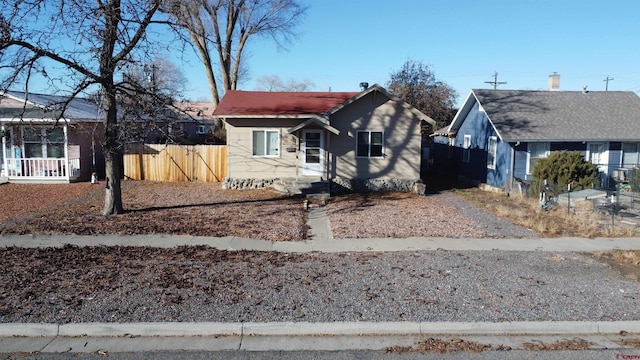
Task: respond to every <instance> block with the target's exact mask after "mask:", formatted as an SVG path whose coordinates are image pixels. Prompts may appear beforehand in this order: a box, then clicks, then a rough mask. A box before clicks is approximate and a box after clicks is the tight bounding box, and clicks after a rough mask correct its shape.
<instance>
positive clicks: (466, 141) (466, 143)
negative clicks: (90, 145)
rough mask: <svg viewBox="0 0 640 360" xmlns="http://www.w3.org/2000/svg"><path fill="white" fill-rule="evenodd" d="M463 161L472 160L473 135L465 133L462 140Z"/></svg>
mask: <svg viewBox="0 0 640 360" xmlns="http://www.w3.org/2000/svg"><path fill="white" fill-rule="evenodd" d="M462 149H463V150H462V162H464V163H469V162H470V161H471V135H465V136H464V138H463V142H462Z"/></svg>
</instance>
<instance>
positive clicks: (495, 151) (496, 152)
mask: <svg viewBox="0 0 640 360" xmlns="http://www.w3.org/2000/svg"><path fill="white" fill-rule="evenodd" d="M491 141H493V142H494V144H495V146H494V148H493V161H492V162H491V164H489V162H488V161H487V168H489V169H494V170H495V168H496V163H497V157H498V137H497V136H490V137H489V141H488V143H487V156H489V154H490V153H491ZM487 160H488V158H487Z"/></svg>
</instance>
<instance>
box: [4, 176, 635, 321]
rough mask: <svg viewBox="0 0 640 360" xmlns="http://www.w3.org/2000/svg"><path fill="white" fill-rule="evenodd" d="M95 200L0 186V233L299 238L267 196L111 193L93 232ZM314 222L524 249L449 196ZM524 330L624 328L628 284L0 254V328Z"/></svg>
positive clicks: (630, 304) (491, 268)
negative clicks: (345, 325) (113, 211)
mask: <svg viewBox="0 0 640 360" xmlns="http://www.w3.org/2000/svg"><path fill="white" fill-rule="evenodd" d="M103 190H104V189H103V188H102V187H100V186H91V185H89V184H70V185H55V186H54V185H46V186H44V185H43V186H41V185H15V184H9V185H2V186H0V198H2V199H3V205H4V210H6V211H4V212H3V218H0V231H1V232H2V233H3V234H24V233H36V234H37V233H40V234H60V233H62V234H72V233H75V234H84V235H87V234H103V233H117V234H149V233H173V234H192V235H206V236H227V235H235V236H243V237H253V238H258V239H265V240H274V241H277V240H300V239H304V238H305V237H306V233H307V226H306V216H307V213H306V211H305V210H304V209H303V207H302V201H301V200H300V199H292V198H286V197H282V196H280V195H278V194H276V193H274V192H271V191H268V190H255V191H253V190H252V191H221V190H220V188H219V185H212V184H172V183H150V182H129V181H125V182H124V183H123V198H124V201H125V208H126V209H127V213H126V214H123V215H119V216H110V217H106V218H105V217H103V216H101V215H100V209H101V207H102V201H103V196H104V193H103ZM47 191H48V192H47ZM34 203H35V204H37V205H33V204H34ZM327 213H328V216H329V218H330V221H331V223H332V225H333V232H334V236H336V237H392V236H393V237H408V236H448V237H471V236H474V237H498V238H503V237H534V236H535V234H534V233H533V232H531V231H530V230H527V229H523V228H521V227H518V226H514V225H513V224H511V223H510V222H508V221H505V220H502V219H499V218H497V217H495V216H493V215H491V214H489V213H488V212H486V211H484V210H481V209H478V208H477V207H475V206H473V205H472V204H471V203H469V202H467V201H466V200H464V199H462V198H461V197H460V196H458V195H456V194H454V193H450V192H443V193H440V194H434V195H429V196H426V197H418V196H416V195H410V194H397V193H389V194H369V195H348V196H341V197H334V198H332V200H331V202H330V203H329V204H328V205H327ZM594 284H597V286H594ZM527 320H531V321H535V320H559V321H560V320H563V321H569V320H575V321H584V320H594V321H595V320H600V321H607V320H640V283H638V282H634V281H630V280H628V279H626V278H624V277H623V276H621V275H620V274H618V273H617V272H615V271H613V270H612V269H611V268H609V267H607V266H605V265H603V264H602V263H600V262H599V261H598V260H596V259H594V258H591V257H589V256H586V255H580V254H573V253H546V252H506V251H476V252H473V251H455V252H454V251H423V252H389V253H337V254H323V253H309V254H296V253H289V254H285V253H275V252H258V251H220V250H215V249H211V248H208V247H177V248H172V249H160V248H148V247H104V246H97V247H86V248H77V247H71V246H68V247H65V248H57V249H54V248H42V249H23V248H4V249H0V323H7V322H44V323H68V322H93V321H100V322H147V321H151V322H154V321H225V322H226V321H231V322H238V321H257V322H262V321H311V322H330V321H495V322H500V321H527Z"/></svg>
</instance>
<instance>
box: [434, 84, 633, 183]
mask: <svg viewBox="0 0 640 360" xmlns="http://www.w3.org/2000/svg"><path fill="white" fill-rule="evenodd" d="M439 133H440V134H437V136H436V139H435V142H436V143H440V144H448V149H446V148H445V151H442V148H443V146H442V145H440V146H439V147H438V150H439V151H438V156H437V160H436V161H438V162H440V165H442V162H447V164H448V165H449V166H450V168H453V169H454V171H455V172H456V173H457V175H458V176H462V177H464V178H467V179H470V180H473V181H476V182H479V183H484V184H486V185H489V186H491V187H494V188H498V189H503V190H506V191H508V190H510V189H511V188H512V186H514V181H516V180H519V181H523V180H529V179H531V172H532V170H533V167H534V164H535V163H536V161H537V160H538V159H540V158H543V157H546V156H547V155H549V153H550V152H552V151H558V150H568V151H578V152H580V153H582V154H584V156H585V160H588V161H591V162H592V163H594V164H596V165H597V166H598V168H599V170H600V173H601V179H600V180H601V186H602V187H607V186H610V185H611V177H612V176H613V174H614V172H616V170H618V169H620V168H635V167H636V166H638V164H640V156H639V153H640V98H639V97H638V96H637V95H636V94H635V93H633V92H622V91H597V92H594V91H586V90H585V91H528V90H486V89H474V90H472V91H471V92H470V93H469V95H468V96H467V98H466V99H465V101H464V103H463V104H462V106H461V108H460V110H459V111H458V113H457V114H456V115H455V117H454V119H453V121H452V122H451V124H450V125H449V126H448V127H447V128H445V129H442V130H440V131H439ZM445 146H446V145H445ZM446 153H448V154H446ZM447 158H448V159H447Z"/></svg>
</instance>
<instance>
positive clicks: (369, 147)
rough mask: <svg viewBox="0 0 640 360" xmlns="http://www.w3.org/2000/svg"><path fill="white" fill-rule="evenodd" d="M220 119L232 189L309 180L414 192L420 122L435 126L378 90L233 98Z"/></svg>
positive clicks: (227, 98) (236, 94)
mask: <svg viewBox="0 0 640 360" xmlns="http://www.w3.org/2000/svg"><path fill="white" fill-rule="evenodd" d="M214 116H215V117H217V118H219V119H222V120H223V121H224V122H225V123H226V129H227V147H228V148H227V150H228V159H227V167H228V169H227V174H228V178H227V179H225V181H224V186H225V187H226V188H248V187H263V186H273V185H274V184H275V183H277V182H278V181H284V180H286V179H289V180H290V179H297V180H298V181H303V180H304V179H310V180H311V181H322V182H324V183H327V184H328V183H331V185H332V186H333V189H334V190H337V189H340V188H346V189H349V190H353V189H356V190H361V189H362V190H364V189H368V190H403V191H411V190H413V189H414V186H415V184H416V183H418V182H419V181H420V161H421V159H420V156H421V150H420V147H421V135H420V125H421V122H422V121H426V122H428V123H430V124H431V125H432V126H433V125H434V124H435V122H434V121H433V120H432V119H431V118H429V117H428V116H427V115H425V114H423V113H421V112H420V111H418V110H416V109H415V108H413V107H412V106H410V105H409V104H407V103H405V102H404V101H402V100H400V99H399V98H397V97H395V96H393V95H391V94H390V93H389V92H387V91H386V90H385V89H384V88H382V87H380V86H378V85H374V86H371V87H366V86H363V90H362V91H361V92H256V91H227V92H226V94H225V95H224V97H223V98H222V100H221V101H220V104H219V105H218V107H217V108H216V110H215V111H214Z"/></svg>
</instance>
